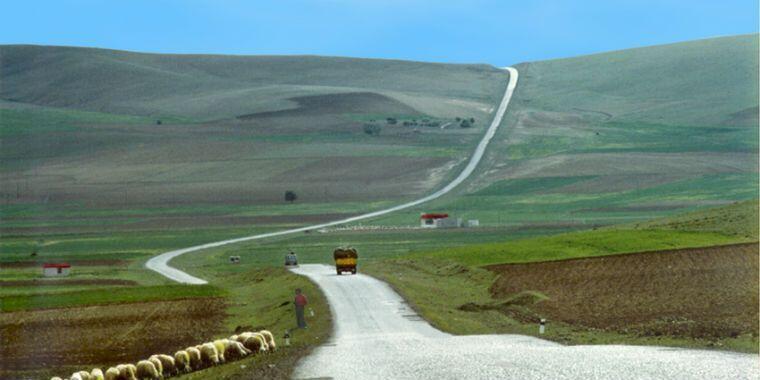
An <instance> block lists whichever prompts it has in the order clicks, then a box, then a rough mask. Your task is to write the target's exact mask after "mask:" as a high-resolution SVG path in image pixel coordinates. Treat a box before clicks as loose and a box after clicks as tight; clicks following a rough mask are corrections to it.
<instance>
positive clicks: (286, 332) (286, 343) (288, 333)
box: [282, 330, 290, 346]
mask: <svg viewBox="0 0 760 380" xmlns="http://www.w3.org/2000/svg"><path fill="white" fill-rule="evenodd" d="M282 338H283V339H285V345H286V346H290V330H285V336H283V337H282Z"/></svg>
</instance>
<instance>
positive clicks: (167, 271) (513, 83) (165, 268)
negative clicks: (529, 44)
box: [145, 67, 518, 284]
mask: <svg viewBox="0 0 760 380" xmlns="http://www.w3.org/2000/svg"><path fill="white" fill-rule="evenodd" d="M505 69H506V70H507V71H508V72H509V82H508V83H507V88H506V90H505V91H504V96H503V97H502V99H501V103H499V108H498V109H497V110H496V115H494V118H493V120H492V121H491V125H490V126H489V127H488V129H487V130H486V133H485V135H484V136H483V138H482V139H481V140H480V143H478V146H477V147H476V148H475V152H473V154H472V156H471V157H470V161H469V162H468V163H467V166H465V168H464V170H462V172H461V173H459V175H458V176H457V177H456V178H455V179H454V180H453V181H451V182H450V183H449V184H448V185H446V186H445V187H443V188H442V189H440V190H438V191H436V192H435V193H432V194H430V195H428V196H426V197H424V198H420V199H417V200H414V201H411V202H408V203H404V204H401V205H398V206H394V207H391V208H387V209H384V210H379V211H373V212H370V213H367V214H362V215H357V216H353V217H350V218H346V219H340V220H335V221H332V222H327V223H322V224H315V225H312V226H306V227H300V228H294V229H290V230H283V231H277V232H270V233H265V234H259V235H252V236H245V237H241V238H236V239H230V240H223V241H217V242H213V243H207V244H202V245H196V246H194V247H188V248H182V249H177V250H174V251H169V252H165V253H162V254H159V255H157V256H154V257H152V258H150V259H149V260H148V261H147V262H146V263H145V267H146V268H148V269H150V270H153V271H156V272H158V273H159V274H161V275H163V276H165V277H167V278H169V279H170V280H173V281H176V282H180V283H185V284H205V283H206V280H203V279H201V278H198V277H195V276H192V275H190V274H188V273H185V272H183V271H181V270H179V269H177V268H173V267H171V266H169V261H170V260H171V259H173V258H175V257H177V256H180V255H184V254H186V253H190V252H196V251H201V250H204V249H208V248H214V247H219V246H223V245H228V244H235V243H240V242H244V241H249V240H259V239H266V238H270V237H275V236H282V235H290V234H295V233H299V232H303V231H306V230H315V229H320V228H325V227H332V226H336V225H341V224H346V223H352V222H356V221H360V220H365V219H370V218H375V217H378V216H381V215H385V214H390V213H392V212H395V211H399V210H403V209H407V208H410V207H414V206H417V205H420V204H422V203H425V202H428V201H432V200H434V199H436V198H440V197H441V196H442V195H444V194H446V193H448V192H449V191H451V190H452V189H454V188H455V187H457V186H459V185H460V184H461V183H462V182H464V181H465V180H466V179H467V178H468V177H469V176H470V175H471V174H472V172H473V171H475V168H476V167H477V166H478V164H479V163H480V160H481V159H482V158H483V154H484V153H485V151H486V148H487V147H488V143H489V142H491V139H492V138H493V136H494V135H495V134H496V130H497V129H498V128H499V125H500V124H501V120H502V118H503V117H504V113H505V112H506V111H507V106H509V101H510V100H511V99H512V94H513V93H514V91H515V88H516V87H517V78H518V73H517V70H516V69H514V68H512V67H506V68H505Z"/></svg>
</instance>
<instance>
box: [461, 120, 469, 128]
mask: <svg viewBox="0 0 760 380" xmlns="http://www.w3.org/2000/svg"><path fill="white" fill-rule="evenodd" d="M459 126H460V127H461V128H470V127H472V123H470V121H469V120H467V119H463V120H462V122H461V123H459Z"/></svg>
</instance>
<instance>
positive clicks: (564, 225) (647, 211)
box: [382, 35, 758, 230]
mask: <svg viewBox="0 0 760 380" xmlns="http://www.w3.org/2000/svg"><path fill="white" fill-rule="evenodd" d="M516 67H517V68H518V69H519V70H520V84H519V86H518V89H517V92H516V95H515V96H516V97H515V99H514V104H513V107H512V108H511V111H510V112H509V113H508V115H507V117H506V118H505V121H504V123H505V124H504V127H505V128H502V129H500V132H499V134H498V135H497V138H496V139H495V140H494V143H495V144H494V146H493V149H490V150H489V152H488V154H487V158H486V159H487V161H486V162H485V164H484V165H483V166H482V167H481V169H482V170H481V172H480V176H479V177H478V178H477V179H476V180H474V181H472V182H471V183H470V184H469V186H468V187H467V188H466V189H463V190H462V191H460V194H459V196H456V197H450V198H449V199H448V200H441V201H439V202H437V203H436V204H434V205H430V206H428V207H427V210H436V211H447V212H452V213H455V214H457V215H460V216H463V217H465V218H477V219H480V221H481V224H483V223H485V224H491V225H494V224H497V225H498V224H501V225H504V224H507V225H512V226H515V228H523V229H524V228H544V229H545V228H555V229H560V230H563V229H568V228H588V227H590V226H597V225H606V224H617V223H625V222H629V221H636V220H645V219H650V218H652V217H657V216H664V215H667V214H670V213H674V212H679V211H685V210H690V209H694V208H699V207H704V206H709V205H719V204H725V203H729V202H732V201H736V200H744V199H752V198H756V197H757V194H758V185H757V183H758V108H757V104H758V89H757V82H758V35H745V36H735V37H725V38H715V39H708V40H700V41H692V42H684V43H677V44H671V45H663V46H654V47H645V48H638V49H630V50H621V51H615V52H609V53H603V54H596V55H589V56H582V57H576V58H568V59H558V60H551V61H542V62H530V63H523V64H520V65H517V66H516ZM412 216H413V215H412V214H411V213H410V214H407V215H404V216H400V215H399V216H396V217H395V219H389V220H386V221H382V222H385V223H388V222H390V221H391V220H395V221H400V220H401V219H402V218H405V219H407V220H408V219H409V218H412Z"/></svg>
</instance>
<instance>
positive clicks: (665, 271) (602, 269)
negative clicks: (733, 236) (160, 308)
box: [488, 243, 759, 339]
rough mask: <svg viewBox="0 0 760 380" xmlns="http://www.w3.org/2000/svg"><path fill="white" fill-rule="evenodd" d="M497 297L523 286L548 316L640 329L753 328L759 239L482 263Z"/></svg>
mask: <svg viewBox="0 0 760 380" xmlns="http://www.w3.org/2000/svg"><path fill="white" fill-rule="evenodd" d="M488 269H490V270H492V271H494V272H496V273H498V274H499V277H498V278H497V280H496V281H495V282H494V284H493V285H492V287H491V289H490V290H491V293H492V295H493V296H494V297H495V298H498V299H511V298H514V297H515V295H517V294H521V293H524V292H527V291H532V292H538V293H540V294H542V295H545V296H546V297H547V299H543V300H540V301H538V302H536V303H535V304H533V305H530V306H529V309H530V311H531V312H532V313H534V315H536V316H541V317H546V318H548V319H549V320H550V321H551V320H554V321H561V322H565V323H568V324H571V325H575V326H584V327H589V328H598V329H603V330H609V331H616V332H622V333H635V334H638V335H643V336H659V335H670V336H680V337H690V338H706V339H710V338H719V337H736V336H737V335H740V334H745V333H752V334H753V335H754V336H757V334H758V292H759V289H758V244H757V243H750V244H736V245H728V246H718V247H707V248H695V249H681V250H672V251H658V252H644V253H635V254H627V255H615V256H605V257H597V258H586V259H577V260H563V261H554V262H543V263H530V264H502V265H494V266H490V267H488Z"/></svg>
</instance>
